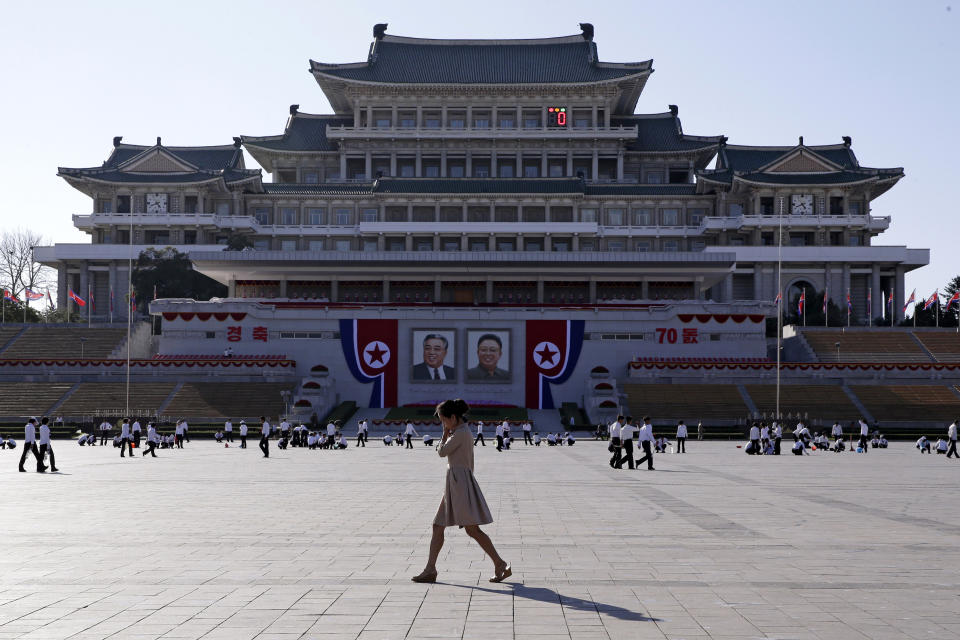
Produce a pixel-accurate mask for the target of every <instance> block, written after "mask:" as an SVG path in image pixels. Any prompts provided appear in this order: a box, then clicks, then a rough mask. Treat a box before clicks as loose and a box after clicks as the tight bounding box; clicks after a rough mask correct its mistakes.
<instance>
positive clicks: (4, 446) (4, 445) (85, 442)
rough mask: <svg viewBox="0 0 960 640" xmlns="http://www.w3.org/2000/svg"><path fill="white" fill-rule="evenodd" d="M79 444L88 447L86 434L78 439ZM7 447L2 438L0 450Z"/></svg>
mask: <svg viewBox="0 0 960 640" xmlns="http://www.w3.org/2000/svg"><path fill="white" fill-rule="evenodd" d="M77 444H78V445H80V446H81V447H82V446H84V445H86V444H87V434H85V433H84V434H83V435H81V436H80V437H79V438H77ZM6 447H7V443H6V442H4V441H3V439H2V438H0V449H5V448H6Z"/></svg>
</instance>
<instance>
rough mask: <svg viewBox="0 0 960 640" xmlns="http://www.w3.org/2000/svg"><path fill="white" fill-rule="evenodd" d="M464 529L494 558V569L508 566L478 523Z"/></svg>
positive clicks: (497, 569)
mask: <svg viewBox="0 0 960 640" xmlns="http://www.w3.org/2000/svg"><path fill="white" fill-rule="evenodd" d="M463 529H464V531H466V532H467V535H468V536H470V537H471V538H473V539H474V540H476V541H477V544H479V545H480V548H481V549H483V550H484V552H486V554H487V555H488V556H490V559H491V560H493V570H494V571H499V570H500V569H502V568H503V567H504V566H506V564H507V563H506V561H505V560H504V559H503V558H501V557H500V554H499V553H497V550H496V548H495V547H494V546H493V540H491V539H490V536H488V535H487V534H485V533H484V532H483V531H482V530H481V529H480V527H479V526H478V525H475V524H470V525H467V526H465V527H464V528H463ZM431 550H432V546H431Z"/></svg>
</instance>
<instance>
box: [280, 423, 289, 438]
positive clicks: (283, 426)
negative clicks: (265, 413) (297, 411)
mask: <svg viewBox="0 0 960 640" xmlns="http://www.w3.org/2000/svg"><path fill="white" fill-rule="evenodd" d="M280 437H281V438H287V439H289V438H290V423H289V422H287V419H286V418H284V419H283V420H281V421H280Z"/></svg>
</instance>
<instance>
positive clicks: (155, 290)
mask: <svg viewBox="0 0 960 640" xmlns="http://www.w3.org/2000/svg"><path fill="white" fill-rule="evenodd" d="M153 299H154V300H156V299H157V285H153Z"/></svg>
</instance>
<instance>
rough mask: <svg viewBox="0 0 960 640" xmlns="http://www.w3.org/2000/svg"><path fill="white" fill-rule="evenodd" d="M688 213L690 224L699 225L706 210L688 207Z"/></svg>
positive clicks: (692, 225)
mask: <svg viewBox="0 0 960 640" xmlns="http://www.w3.org/2000/svg"><path fill="white" fill-rule="evenodd" d="M689 215H690V226H691V227H699V226H700V223H701V222H703V219H704V218H705V217H706V215H707V210H706V209H690V210H689Z"/></svg>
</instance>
